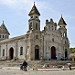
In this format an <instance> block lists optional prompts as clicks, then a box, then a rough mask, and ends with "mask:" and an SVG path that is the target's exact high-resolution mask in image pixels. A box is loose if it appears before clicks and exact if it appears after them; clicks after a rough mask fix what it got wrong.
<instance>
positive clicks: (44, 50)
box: [0, 4, 69, 60]
mask: <svg viewBox="0 0 75 75" xmlns="http://www.w3.org/2000/svg"><path fill="white" fill-rule="evenodd" d="M28 15H29V16H30V19H29V21H28V22H29V29H28V31H27V33H26V34H25V35H22V36H18V37H14V38H9V35H10V33H9V32H8V30H7V28H6V27H5V24H4V22H3V23H2V25H1V27H0V60H6V59H7V60H8V59H10V60H11V59H24V60H40V59H41V57H42V58H43V59H45V60H49V59H57V60H60V59H61V57H64V58H67V59H69V40H68V37H67V29H66V25H67V24H66V22H65V21H64V19H63V17H62V16H61V18H60V20H59V22H58V24H57V23H55V22H54V21H53V19H50V21H49V20H46V26H45V27H44V30H42V31H41V30H40V19H39V16H40V13H39V11H38V9H37V8H36V6H35V4H34V5H33V7H32V9H31V11H30V12H29V14H28Z"/></svg>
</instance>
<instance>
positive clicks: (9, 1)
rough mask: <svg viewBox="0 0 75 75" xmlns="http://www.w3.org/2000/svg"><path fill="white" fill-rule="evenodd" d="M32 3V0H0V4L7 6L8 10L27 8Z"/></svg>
mask: <svg viewBox="0 0 75 75" xmlns="http://www.w3.org/2000/svg"><path fill="white" fill-rule="evenodd" d="M32 3H33V0H1V2H0V4H4V5H6V6H9V7H10V8H19V9H23V8H29V6H31V5H32Z"/></svg>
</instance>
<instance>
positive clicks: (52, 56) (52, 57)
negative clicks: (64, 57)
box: [51, 46, 56, 59]
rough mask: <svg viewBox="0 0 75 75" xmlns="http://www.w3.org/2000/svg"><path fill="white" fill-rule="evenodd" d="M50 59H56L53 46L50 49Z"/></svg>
mask: <svg viewBox="0 0 75 75" xmlns="http://www.w3.org/2000/svg"><path fill="white" fill-rule="evenodd" d="M51 59H56V48H55V47H54V46H52V47H51Z"/></svg>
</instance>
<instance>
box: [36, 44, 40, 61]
mask: <svg viewBox="0 0 75 75" xmlns="http://www.w3.org/2000/svg"><path fill="white" fill-rule="evenodd" d="M35 60H39V46H38V45H36V46H35Z"/></svg>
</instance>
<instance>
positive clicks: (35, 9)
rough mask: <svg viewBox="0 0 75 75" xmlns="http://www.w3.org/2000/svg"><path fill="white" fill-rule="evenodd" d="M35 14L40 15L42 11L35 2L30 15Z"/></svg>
mask: <svg viewBox="0 0 75 75" xmlns="http://www.w3.org/2000/svg"><path fill="white" fill-rule="evenodd" d="M34 14H37V15H39V16H40V13H39V11H38V9H37V8H36V6H35V3H34V6H33V7H32V9H31V11H30V12H29V16H31V15H34Z"/></svg>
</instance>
